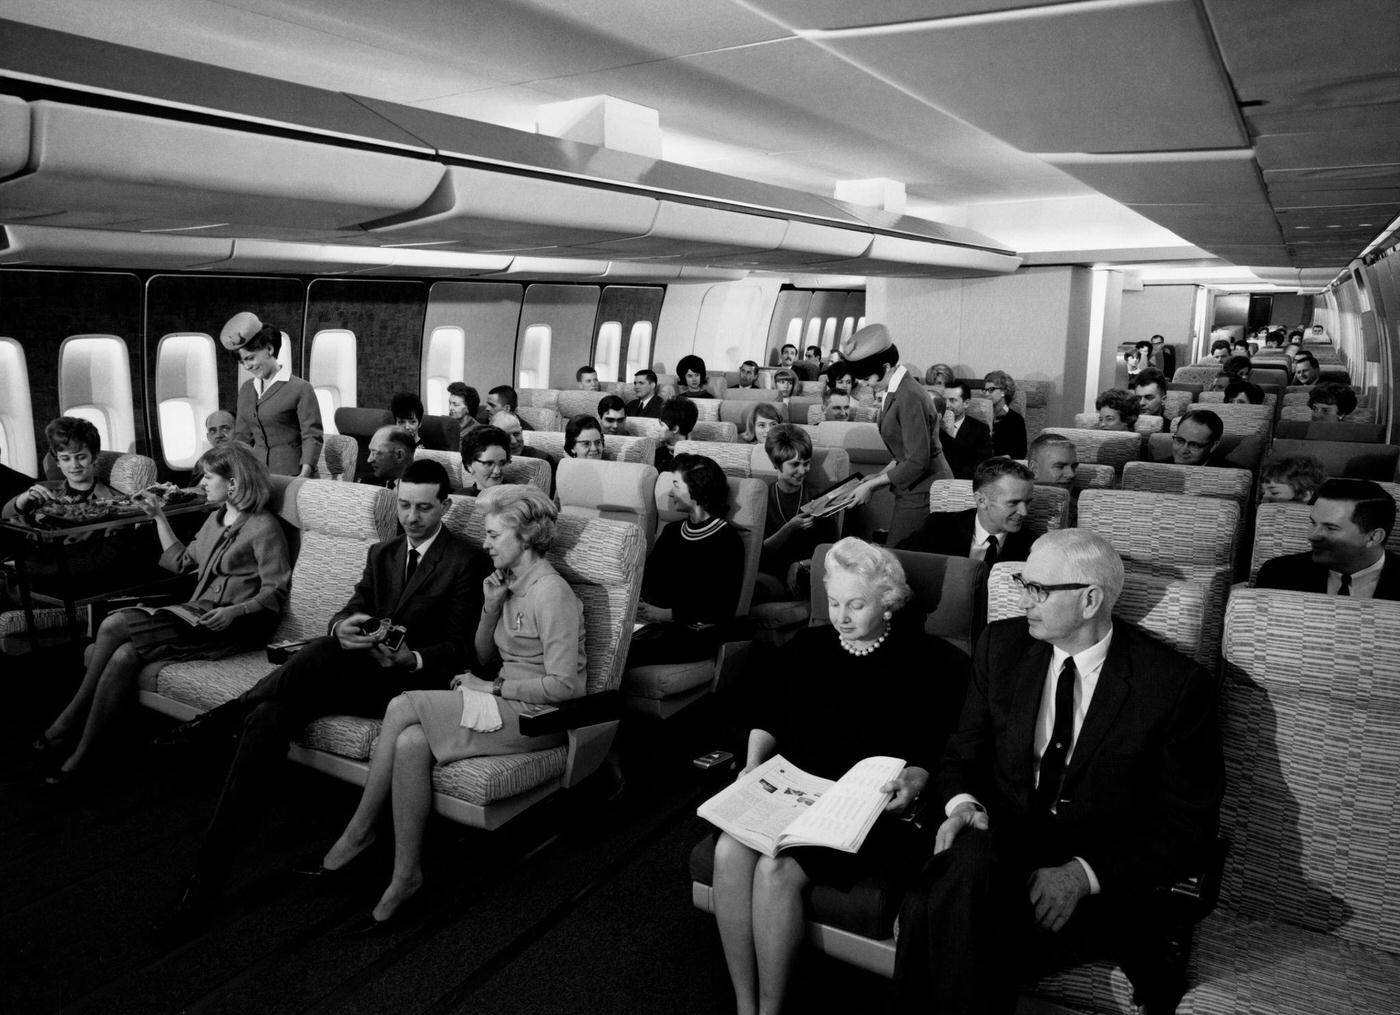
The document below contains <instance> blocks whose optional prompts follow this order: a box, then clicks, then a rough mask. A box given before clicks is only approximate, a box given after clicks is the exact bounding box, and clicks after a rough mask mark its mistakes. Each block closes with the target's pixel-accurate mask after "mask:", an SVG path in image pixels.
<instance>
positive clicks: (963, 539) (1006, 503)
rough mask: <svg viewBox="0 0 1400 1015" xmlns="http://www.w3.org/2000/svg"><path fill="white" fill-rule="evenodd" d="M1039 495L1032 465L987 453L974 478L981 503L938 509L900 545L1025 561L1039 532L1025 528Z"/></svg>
mask: <svg viewBox="0 0 1400 1015" xmlns="http://www.w3.org/2000/svg"><path fill="white" fill-rule="evenodd" d="M1034 494H1035V482H1034V478H1033V475H1032V473H1031V471H1030V469H1028V468H1026V466H1024V465H1022V464H1021V463H1020V462H1015V461H1012V460H1011V459H1010V458H988V459H987V460H986V461H985V462H983V463H982V464H981V465H979V466H977V471H976V473H975V474H974V475H973V477H972V496H973V500H974V501H975V502H976V506H975V507H971V508H968V509H966V510H965V511H935V512H933V513H932V514H930V515H929V516H928V520H927V521H925V522H924V524H923V527H922V528H920V529H919V531H917V532H915V533H914V534H913V535H911V536H909V538H907V539H905V540H904V541H902V542H901V543H900V544H899V546H898V547H897V549H900V550H917V551H918V552H920V553H942V554H946V555H947V556H950V557H972V558H975V559H977V560H985V561H987V562H988V563H989V564H995V563H996V562H997V561H1001V560H1025V559H1026V554H1028V553H1029V552H1030V549H1031V544H1032V543H1034V542H1035V536H1036V534H1035V533H1034V532H1032V531H1031V530H1030V529H1029V528H1027V527H1026V517H1027V515H1028V514H1029V511H1030V504H1031V497H1032V496H1034Z"/></svg>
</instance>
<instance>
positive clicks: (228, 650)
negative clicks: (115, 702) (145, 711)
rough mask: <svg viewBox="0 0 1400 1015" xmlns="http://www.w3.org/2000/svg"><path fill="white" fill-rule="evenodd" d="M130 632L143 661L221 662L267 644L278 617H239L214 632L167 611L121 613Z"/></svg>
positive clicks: (259, 615)
mask: <svg viewBox="0 0 1400 1015" xmlns="http://www.w3.org/2000/svg"><path fill="white" fill-rule="evenodd" d="M121 612H122V614H123V619H124V620H125V621H126V629H127V633H128V634H129V635H130V641H131V645H132V647H133V648H135V649H136V654H137V655H139V656H140V657H141V661H142V662H147V663H154V662H178V661H180V660H184V659H222V658H223V657H224V656H230V655H233V654H234V653H236V652H245V651H248V650H249V649H253V648H256V647H258V646H259V645H266V644H267V641H268V639H269V638H271V637H272V632H273V630H274V629H275V628H276V626H277V617H276V615H275V614H271V613H268V612H267V611H266V610H259V611H258V612H257V613H253V614H250V615H248V616H246V617H239V618H238V619H236V620H235V621H234V622H233V624H231V625H230V626H229V627H228V628H227V629H226V630H223V631H219V632H214V631H210V630H209V629H208V628H204V627H191V626H190V625H189V624H186V623H185V622H184V621H183V620H179V619H177V618H176V617H174V616H173V615H171V614H169V613H167V612H165V611H164V610H157V611H156V612H155V613H150V614H148V613H146V611H144V610H122V611H121Z"/></svg>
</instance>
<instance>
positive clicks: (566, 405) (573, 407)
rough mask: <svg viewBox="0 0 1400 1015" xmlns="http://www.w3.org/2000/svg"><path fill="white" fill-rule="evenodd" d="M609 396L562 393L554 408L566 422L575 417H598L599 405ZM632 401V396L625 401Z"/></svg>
mask: <svg viewBox="0 0 1400 1015" xmlns="http://www.w3.org/2000/svg"><path fill="white" fill-rule="evenodd" d="M607 394H608V393H607V392H606V391H579V390H577V389H573V390H570V391H561V392H559V395H558V401H557V402H556V404H555V406H554V408H555V409H556V410H558V412H559V416H560V418H562V419H563V420H564V421H565V422H567V421H569V420H571V419H573V418H574V417H575V416H594V417H596V416H598V415H599V412H598V403H599V402H601V401H602V400H603V399H604V398H605V397H607ZM631 400H632V396H631V395H628V396H627V397H626V398H624V399H623V401H624V402H630V401H631Z"/></svg>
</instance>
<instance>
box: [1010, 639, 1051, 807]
mask: <svg viewBox="0 0 1400 1015" xmlns="http://www.w3.org/2000/svg"><path fill="white" fill-rule="evenodd" d="M1050 652H1051V649H1050V646H1049V644H1047V643H1046V642H1043V641H1038V642H1036V643H1035V645H1034V646H1033V647H1032V648H1031V650H1030V651H1029V652H1027V653H1026V657H1025V661H1024V662H1023V663H1022V665H1021V666H1019V667H1017V674H1016V686H1015V688H1014V689H1013V690H1012V695H1011V716H1010V729H1009V730H1008V733H1007V743H1010V744H1020V745H1021V750H1022V751H1023V752H1024V755H1023V758H1022V763H1021V764H1018V765H1017V766H1016V772H1017V792H1018V793H1019V794H1021V795H1022V799H1021V800H1020V801H1019V802H1020V803H1021V804H1022V806H1027V805H1029V804H1030V797H1031V791H1032V789H1033V788H1034V787H1035V778H1034V773H1035V723H1036V719H1037V718H1039V716H1040V697H1041V694H1042V693H1043V692H1044V690H1045V674H1046V671H1047V670H1049V668H1050Z"/></svg>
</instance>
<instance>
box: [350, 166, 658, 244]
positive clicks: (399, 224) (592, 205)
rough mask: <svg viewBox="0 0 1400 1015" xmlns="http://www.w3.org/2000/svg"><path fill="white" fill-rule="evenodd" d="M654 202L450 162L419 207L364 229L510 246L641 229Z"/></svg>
mask: <svg viewBox="0 0 1400 1015" xmlns="http://www.w3.org/2000/svg"><path fill="white" fill-rule="evenodd" d="M657 206H658V202H657V201H656V199H655V198H651V197H643V196H641V195H638V194H625V193H622V192H620V191H609V190H602V189H594V190H589V191H587V192H586V193H585V192H581V191H580V189H579V188H578V187H577V186H575V185H570V184H567V183H560V182H558V181H555V180H544V179H538V178H535V177H530V176H518V175H511V174H506V173H497V172H491V171H489V170H482V169H468V168H465V167H463V166H450V167H448V170H447V174H446V175H445V176H444V177H443V179H442V183H441V184H440V185H439V186H438V188H437V190H436V192H435V193H434V194H433V195H432V197H431V198H429V199H428V200H427V201H426V202H425V203H424V204H423V205H422V206H420V207H418V208H416V209H414V210H413V211H411V212H408V213H407V214H402V215H397V216H394V217H393V218H389V219H383V220H380V221H378V222H367V223H366V224H365V228H366V229H368V230H370V231H371V232H372V233H374V234H375V235H377V236H379V237H381V238H382V241H383V242H393V243H402V242H405V241H409V240H442V241H450V242H452V243H454V244H459V245H462V246H464V247H467V248H469V249H471V250H476V251H479V252H483V253H492V252H501V253H509V252H511V251H521V250H541V249H554V248H556V247H561V246H568V247H574V246H579V245H582V244H586V243H597V242H600V241H603V240H619V239H625V238H628V237H638V236H644V235H645V234H646V233H647V232H648V231H649V230H650V229H651V227H652V223H653V222H654V221H655V219H656V211H657Z"/></svg>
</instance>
